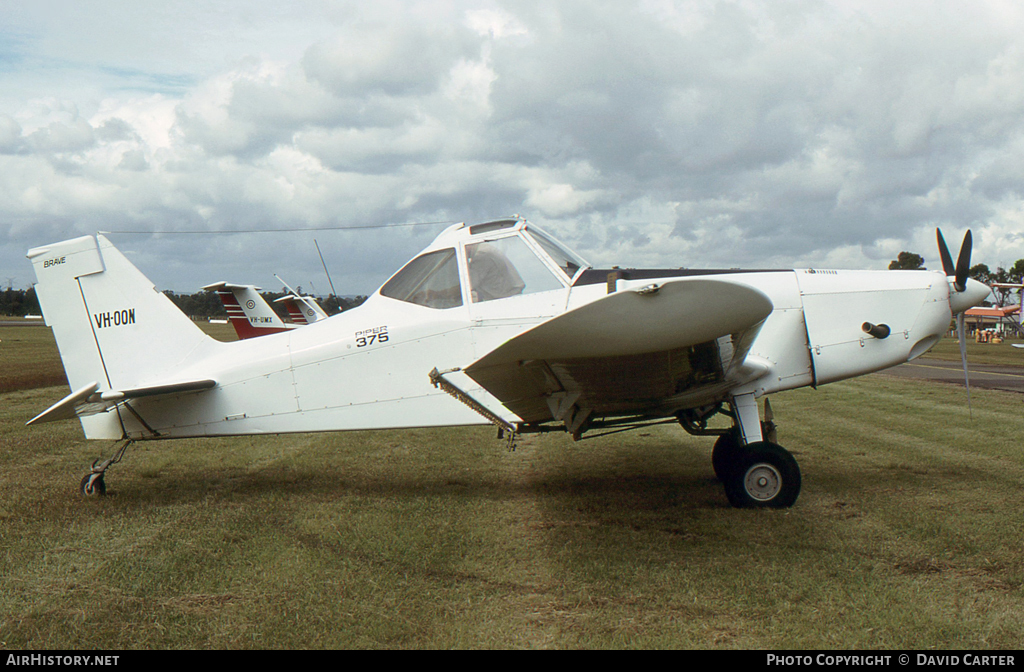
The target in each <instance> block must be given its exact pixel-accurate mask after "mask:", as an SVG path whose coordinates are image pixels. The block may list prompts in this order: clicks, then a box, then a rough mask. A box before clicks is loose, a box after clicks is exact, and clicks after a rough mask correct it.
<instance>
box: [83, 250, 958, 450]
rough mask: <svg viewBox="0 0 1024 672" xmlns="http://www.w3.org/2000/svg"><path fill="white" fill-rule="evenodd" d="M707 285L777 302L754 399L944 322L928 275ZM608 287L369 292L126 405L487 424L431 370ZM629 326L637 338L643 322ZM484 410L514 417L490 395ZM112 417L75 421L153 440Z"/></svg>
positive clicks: (879, 357) (172, 424)
mask: <svg viewBox="0 0 1024 672" xmlns="http://www.w3.org/2000/svg"><path fill="white" fill-rule="evenodd" d="M698 277H699V276H698ZM716 279H717V280H725V281H728V282H732V283H739V284H745V285H749V286H751V287H755V288H756V289H758V290H760V291H761V292H763V293H764V294H766V295H767V296H768V297H769V298H770V299H771V301H772V304H773V306H774V310H773V311H772V313H771V315H770V316H769V317H768V318H767V319H766V320H765V322H764V324H763V326H762V327H761V329H760V331H759V333H758V334H757V337H756V339H755V340H754V342H753V345H752V346H751V349H750V353H749V356H748V359H751V358H753V359H755V360H757V361H760V362H762V363H764V364H765V365H766V366H767V373H765V374H764V375H761V376H760V377H758V378H756V379H755V380H753V381H749V382H746V383H744V384H743V387H742V389H738V388H733V389H731V390H729V393H730V394H736V393H739V392H753V393H754V394H755V395H757V396H760V395H764V394H768V393H772V392H777V391H781V390H786V389H792V388H796V387H802V386H806V385H820V384H824V383H829V382H833V381H836V380H842V379H844V378H849V377H852V376H857V375H861V374H864V373H868V372H871V371H877V370H880V369H884V368H887V367H890V366H894V365H896V364H900V363H902V362H906V361H908V360H909V359H912V358H914V357H916V356H918V355H920V354H922V353H923V352H925V351H926V350H927V349H928V348H929V347H931V345H933V344H934V343H935V342H936V341H937V340H938V338H939V337H940V336H941V335H942V334H943V333H944V332H945V331H946V330H947V329H948V326H949V322H950V318H951V312H950V306H949V286H948V282H947V279H946V278H945V277H944V276H943V275H942V274H941V273H937V272H913V271H901V272H895V271H812V270H798V271H786V272H751V273H744V272H736V273H729V274H725V275H718V276H716ZM669 281H680V282H686V281H687V279H686V278H664V279H645V280H642V281H622V280H620V281H619V283H618V287H617V291H629V290H631V289H635V288H637V287H640V286H644V285H649V284H651V283H658V282H669ZM606 292H607V290H606V286H605V285H604V284H593V285H584V286H579V287H574V288H571V289H563V290H555V291H551V292H542V293H538V294H531V295H528V296H518V297H511V298H509V299H504V300H502V301H493V302H488V303H479V304H469V305H462V306H459V307H455V308H448V309H442V310H438V309H432V308H427V307H423V306H419V305H415V304H411V303H407V302H403V301H396V300H394V299H389V298H387V297H383V296H380V295H379V294H378V295H374V296H372V297H370V299H368V300H367V301H366V303H365V304H363V305H362V306H361V307H359V308H358V309H354V310H350V311H348V312H346V313H343V314H341V315H336V316H333V317H331V318H329V319H327V320H322V321H320V322H317V323H315V324H312V325H309V326H308V327H306V328H303V329H296V330H291V331H289V332H285V333H281V334H275V335H272V336H265V337H261V338H256V339H250V340H246V341H238V342H233V343H219V342H212V341H211V342H207V343H206V344H205V345H204V348H203V352H202V353H201V354H200V353H196V354H197V355H199V356H196V357H194V358H192V359H191V362H190V364H189V366H188V368H186V369H182V370H180V371H178V372H177V373H178V375H180V376H181V377H182V378H183V379H187V378H189V377H190V376H193V375H194V376H206V377H211V378H214V379H215V380H216V381H217V387H216V388H214V389H212V390H209V391H206V392H203V393H201V394H182V395H176V396H174V397H170V398H153V399H138V400H135V401H133V402H132V405H133V407H134V408H135V409H136V410H137V411H138V412H139V414H140V415H141V416H142V418H143V419H145V421H146V423H147V424H148V425H149V426H150V427H151V428H153V429H155V430H156V431H157V432H159V433H160V435H161V436H164V437H179V436H202V435H233V434H258V433H282V432H306V431H326V430H354V429H372V428H380V427H424V426H444V425H469V424H484V423H486V422H487V420H486V419H484V418H483V417H481V416H480V415H478V414H477V413H475V412H474V411H472V410H471V409H469V408H468V407H466V406H465V405H463V404H461V403H459V402H458V401H457V400H455V399H453V398H452V397H450V396H449V395H448V394H446V393H444V392H443V391H441V390H439V389H436V388H435V387H434V386H433V385H432V384H431V381H430V379H429V377H428V374H429V373H430V371H431V370H432V369H435V368H436V369H439V370H448V369H454V368H457V367H465V366H467V365H469V364H470V363H472V362H473V361H474V360H476V359H477V358H478V357H480V356H482V355H484V354H486V353H487V352H490V351H491V350H493V349H494V348H495V347H497V346H498V345H500V344H501V343H503V342H505V341H507V340H509V339H510V338H513V337H515V336H517V335H518V334H520V333H522V332H524V331H526V330H527V329H530V328H531V327H533V326H535V325H536V324H538V323H540V322H542V321H543V320H545V319H547V318H549V317H551V316H553V315H556V314H559V313H561V312H563V311H565V310H567V309H573V308H576V307H579V306H582V305H584V304H587V303H590V302H592V301H595V300H597V299H600V298H601V297H603V296H604V295H605V294H606ZM694 319H700V316H699V315H695V316H694ZM864 322H872V323H875V324H886V325H888V326H889V327H890V329H891V335H890V336H889V337H888V338H885V339H881V340H880V339H877V338H874V337H872V336H870V335H868V334H866V333H864V331H863V330H862V329H861V326H862V324H863V323H864ZM623 328H626V329H628V328H631V325H623ZM636 331H637V333H636V338H637V339H641V340H642V339H643V338H644V333H643V328H642V327H637V329H636ZM465 382H466V388H465V389H467V390H468V391H470V392H471V393H472V394H473V395H474V396H476V397H477V398H478V399H480V400H481V401H487V399H488V397H489V395H487V393H486V392H485V391H484V390H482V389H481V388H480V387H479V386H476V385H474V384H473V383H472V381H470V380H469V379H468V378H465ZM489 406H490V407H491V408H492V409H493V410H495V411H496V412H498V413H499V415H503V416H504V417H507V418H508V419H509V420H510V421H513V422H514V421H515V420H516V418H515V417H514V416H512V415H511V414H510V413H509V412H508V411H507V410H504V409H502V408H501V407H500V405H499V404H498V403H497V402H496V401H494V400H493V399H491V400H490V404H489ZM119 414H120V419H117V418H115V417H114V416H115V415H117V414H115V413H106V414H101V415H98V416H92V417H91V418H83V421H84V422H85V423H86V426H87V431H88V433H89V434H90V435H93V436H96V437H97V438H99V437H98V434H97V433H101V434H103V435H107V437H108V438H119V437H120V436H121V434H122V432H121V422H123V423H124V428H125V430H127V433H128V434H129V436H133V437H139V438H142V437H146V438H148V437H150V436H151V435H150V434H149V432H148V430H147V429H145V428H144V426H143V425H141V424H140V423H139V422H137V421H136V420H135V419H134V418H133V417H132V416H131V415H130V414H128V413H125V412H123V411H119ZM90 426H91V427H90Z"/></svg>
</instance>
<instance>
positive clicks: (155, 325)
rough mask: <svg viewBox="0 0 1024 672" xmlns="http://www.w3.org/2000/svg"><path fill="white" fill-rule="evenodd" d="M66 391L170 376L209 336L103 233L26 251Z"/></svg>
mask: <svg viewBox="0 0 1024 672" xmlns="http://www.w3.org/2000/svg"><path fill="white" fill-rule="evenodd" d="M28 258H29V259H30V260H31V261H32V265H33V267H34V268H35V273H36V280H37V284H36V295H37V296H38V297H39V304H40V307H41V308H42V310H43V316H44V317H45V319H46V323H47V325H49V326H50V327H52V329H53V335H54V338H55V339H56V341H57V348H58V350H59V351H60V357H61V360H62V361H63V363H64V371H65V373H66V374H67V377H68V383H69V384H70V385H71V389H72V390H79V389H81V388H83V387H86V386H89V385H91V384H92V383H97V384H98V390H99V391H103V390H115V389H126V388H135V387H141V386H145V385H146V384H148V383H149V382H151V381H154V380H161V379H167V378H171V377H173V376H174V375H175V371H176V370H177V369H179V368H180V367H181V365H182V364H183V363H184V362H185V361H186V359H187V358H188V356H189V355H190V354H191V353H193V352H195V351H196V350H197V349H198V348H200V347H202V346H203V344H204V343H207V342H209V341H210V340H211V339H210V338H209V337H208V336H207V335H206V334H204V333H203V331H202V330H201V329H199V327H197V326H196V325H195V324H193V323H192V320H190V319H189V318H188V317H186V316H185V315H184V314H183V313H182V312H181V311H180V310H178V308H177V306H175V305H174V304H173V303H172V302H171V300H170V299H168V298H167V297H166V296H164V295H163V294H162V293H160V292H158V291H157V290H156V288H155V287H154V286H153V283H152V282H150V281H149V280H148V279H147V278H146V277H145V276H144V275H143V274H142V273H140V272H139V270H138V269H137V268H135V266H133V265H132V263H131V262H130V261H128V259H127V258H125V256H124V255H123V254H121V253H120V252H119V251H118V250H117V249H116V248H115V247H114V246H113V245H111V244H110V241H108V240H107V239H106V238H104V237H103V236H100V235H98V236H96V237H95V238H93V237H92V236H84V237H82V238H75V239H73V240H65V241H63V242H60V243H54V244H52V245H46V246H43V247H36V248H33V249H31V250H29V251H28Z"/></svg>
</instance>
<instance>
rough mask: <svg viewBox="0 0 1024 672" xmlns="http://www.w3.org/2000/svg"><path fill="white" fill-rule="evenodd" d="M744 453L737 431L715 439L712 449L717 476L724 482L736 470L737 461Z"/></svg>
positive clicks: (713, 464) (712, 459) (713, 465)
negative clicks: (737, 437)
mask: <svg viewBox="0 0 1024 672" xmlns="http://www.w3.org/2000/svg"><path fill="white" fill-rule="evenodd" d="M742 455H743V450H742V448H740V442H739V441H738V440H737V439H736V431H735V430H733V431H730V432H729V433H728V434H722V435H721V436H720V437H718V440H717V441H715V447H714V448H713V449H712V450H711V466H712V467H713V468H714V470H715V476H717V477H718V480H720V481H722V482H723V483H724V482H726V481H728V480H729V477H730V476H731V475H732V473H733V472H734V471H736V462H737V461H739V459H740V457H741V456H742Z"/></svg>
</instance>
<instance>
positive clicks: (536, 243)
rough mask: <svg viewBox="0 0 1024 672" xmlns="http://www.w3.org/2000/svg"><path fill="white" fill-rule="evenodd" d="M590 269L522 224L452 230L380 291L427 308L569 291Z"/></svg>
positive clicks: (500, 222)
mask: <svg viewBox="0 0 1024 672" xmlns="http://www.w3.org/2000/svg"><path fill="white" fill-rule="evenodd" d="M588 266H589V264H587V263H586V262H585V261H583V259H581V258H580V257H579V256H578V255H576V254H575V253H573V252H572V251H570V250H568V249H566V248H565V247H564V246H563V245H561V244H560V243H558V242H557V241H556V240H555V239H554V238H552V237H551V236H549V235H548V234H546V233H544V232H543V231H541V230H540V229H539V228H537V227H536V226H534V225H533V224H529V223H527V222H526V221H525V220H522V219H504V220H498V221H494V222H487V223H485V224H475V225H473V226H469V227H467V226H465V225H464V224H463V225H458V226H456V227H453V228H451V229H448V230H447V231H445V232H444V233H442V234H441V235H440V236H438V238H437V239H436V240H435V241H434V242H433V243H432V244H431V245H430V247H428V248H427V250H425V251H424V252H423V253H422V254H420V255H419V256H418V257H416V258H415V259H413V260H412V261H410V262H409V263H408V264H406V265H405V266H404V267H402V269H401V270H400V271H398V273H396V274H395V275H393V276H392V277H391V279H390V280H388V281H387V282H386V283H384V286H383V287H381V289H380V294H381V296H386V297H389V298H392V299H397V300H399V301H407V302H409V303H415V304H418V305H421V306H425V307H427V308H437V309H445V308H457V307H459V306H461V305H463V303H464V302H468V303H481V302H484V301H494V300H497V299H505V298H509V297H513V296H520V295H526V294H533V293H536V292H550V291H556V290H561V289H566V288H568V287H570V286H571V285H572V282H573V280H574V279H575V278H576V276H577V275H578V274H579V273H580V272H582V271H583V270H585V269H586V268H587V267H588Z"/></svg>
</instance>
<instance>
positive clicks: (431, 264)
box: [380, 248, 462, 308]
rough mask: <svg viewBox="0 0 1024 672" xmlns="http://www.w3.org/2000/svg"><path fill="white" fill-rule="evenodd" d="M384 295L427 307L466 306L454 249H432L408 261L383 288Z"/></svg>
mask: <svg viewBox="0 0 1024 672" xmlns="http://www.w3.org/2000/svg"><path fill="white" fill-rule="evenodd" d="M380 293H381V295H382V296H387V297H389V298H392V299H398V300H399V301H408V302H409V303H415V304H419V305H421V306H426V307H427V308H455V307H457V306H461V305H462V286H461V285H460V284H459V266H458V261H457V257H456V255H455V249H454V248H448V249H446V250H438V251H437V252H428V253H427V254H423V255H420V256H418V257H416V258H415V259H413V260H412V261H410V262H409V263H408V264H406V265H405V266H404V267H403V268H402V270H400V271H399V272H398V273H396V274H395V276H394V277H393V278H391V279H390V280H388V281H387V282H386V283H385V284H384V286H383V287H381V289H380Z"/></svg>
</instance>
